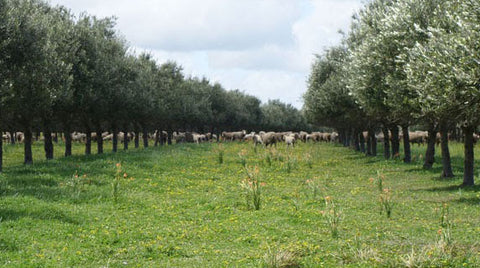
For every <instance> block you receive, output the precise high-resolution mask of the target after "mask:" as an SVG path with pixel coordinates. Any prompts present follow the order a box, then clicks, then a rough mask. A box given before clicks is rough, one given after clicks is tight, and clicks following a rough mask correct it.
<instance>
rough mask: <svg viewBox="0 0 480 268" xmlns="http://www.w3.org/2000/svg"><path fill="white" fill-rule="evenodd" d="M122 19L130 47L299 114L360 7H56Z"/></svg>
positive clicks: (228, 0)
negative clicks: (318, 64) (320, 62)
mask: <svg viewBox="0 0 480 268" xmlns="http://www.w3.org/2000/svg"><path fill="white" fill-rule="evenodd" d="M51 2H52V3H61V4H63V5H65V6H67V7H69V8H71V9H72V10H73V11H74V12H75V13H79V12H81V11H84V10H85V11H87V12H88V13H89V14H93V15H97V16H100V17H105V16H112V15H115V16H116V17H118V29H119V30H120V32H121V33H122V34H123V35H124V36H125V37H126V38H127V40H128V41H129V42H130V44H131V45H132V46H133V47H136V48H137V49H138V50H146V51H151V52H152V53H153V54H154V55H155V57H156V58H157V59H158V60H159V63H162V62H165V61H167V60H174V61H176V62H177V63H179V64H180V65H182V66H183V67H184V70H185V74H186V75H187V76H188V75H194V76H199V77H201V76H205V77H207V78H209V79H210V80H212V81H218V82H220V83H221V84H222V85H224V87H225V88H227V89H240V90H244V91H245V92H247V93H249V94H253V95H255V96H258V97H259V98H260V99H261V100H262V101H267V100H268V99H276V98H279V99H281V100H282V101H284V102H287V103H291V104H293V105H294V106H296V107H298V108H300V107H301V105H302V101H301V97H302V94H303V93H304V92H305V90H306V83H305V81H306V78H307V76H308V73H309V71H310V66H311V63H312V61H313V60H314V54H318V53H322V52H323V50H324V49H325V48H327V47H329V46H332V45H335V44H338V43H339V41H340V39H341V36H340V34H338V30H339V29H343V30H344V31H347V30H348V27H349V25H350V21H351V16H352V14H353V12H354V11H355V10H357V9H358V8H359V7H360V6H361V2H362V0H300V1H291V0H201V1H199V0H137V1H129V0H103V1H97V0H82V1H78V0H51Z"/></svg>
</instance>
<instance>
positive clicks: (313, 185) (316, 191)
mask: <svg viewBox="0 0 480 268" xmlns="http://www.w3.org/2000/svg"><path fill="white" fill-rule="evenodd" d="M305 186H306V187H307V196H310V195H311V197H312V198H317V196H319V195H320V193H321V188H320V185H319V184H318V182H317V181H316V180H313V179H308V180H306V181H305Z"/></svg>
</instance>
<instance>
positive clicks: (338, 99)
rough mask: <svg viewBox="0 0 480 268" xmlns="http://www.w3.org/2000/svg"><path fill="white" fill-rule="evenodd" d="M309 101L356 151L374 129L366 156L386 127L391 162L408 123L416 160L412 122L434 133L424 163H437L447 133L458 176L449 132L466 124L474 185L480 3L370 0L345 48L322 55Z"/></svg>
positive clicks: (468, 169)
mask: <svg viewBox="0 0 480 268" xmlns="http://www.w3.org/2000/svg"><path fill="white" fill-rule="evenodd" d="M304 100H305V107H304V110H305V113H306V116H307V118H308V119H309V121H311V122H314V123H315V122H322V123H323V124H326V125H327V126H329V127H333V128H336V129H338V130H339V132H342V133H343V134H344V135H343V136H344V137H346V139H347V140H352V141H353V143H355V148H357V149H358V148H359V146H358V145H357V143H358V141H359V140H360V139H362V138H363V135H362V134H361V133H362V132H363V131H368V133H369V136H368V139H367V154H375V148H374V139H375V138H374V133H375V131H378V130H381V131H382V132H383V134H384V137H385V141H384V149H385V150H384V154H385V158H387V159H388V158H390V157H391V155H398V153H399V148H398V144H399V142H398V137H399V134H398V133H399V127H401V129H402V133H403V139H404V143H403V144H404V146H405V147H404V150H403V152H404V161H405V162H410V161H411V157H410V148H409V146H410V145H409V142H408V141H409V137H408V135H409V127H411V126H413V125H422V126H424V127H425V128H426V129H427V130H428V133H429V135H428V137H429V138H428V140H429V141H428V146H427V153H426V157H425V164H424V167H425V168H431V167H432V164H433V159H434V158H433V156H434V152H435V137H436V134H437V132H440V133H441V140H442V142H441V143H442V146H441V149H442V162H443V172H442V176H444V177H451V176H453V172H452V169H451V164H450V156H449V151H448V132H449V131H451V130H452V129H454V128H457V127H458V128H461V129H462V132H463V134H464V144H465V160H464V161H465V162H464V175H463V185H473V184H474V167H473V163H474V161H473V160H474V155H473V146H474V143H473V134H474V131H475V129H476V127H477V126H478V125H479V124H480V121H479V120H480V116H479V115H480V114H479V112H480V2H479V1H477V0H464V1H456V0H372V1H369V2H368V3H367V4H366V5H365V7H363V8H362V9H361V10H360V11H359V12H358V14H356V15H355V16H354V18H353V23H352V26H351V30H350V32H349V33H348V34H346V35H345V36H344V38H343V42H342V43H341V45H339V46H336V47H332V48H329V49H327V50H326V51H325V53H324V54H322V55H321V56H318V57H317V59H316V61H315V63H314V64H313V65H312V71H311V75H310V78H309V81H308V91H307V92H306V93H305V95H304ZM389 135H390V137H391V138H387V137H389ZM341 137H342V135H341ZM390 148H392V150H391V152H392V153H390Z"/></svg>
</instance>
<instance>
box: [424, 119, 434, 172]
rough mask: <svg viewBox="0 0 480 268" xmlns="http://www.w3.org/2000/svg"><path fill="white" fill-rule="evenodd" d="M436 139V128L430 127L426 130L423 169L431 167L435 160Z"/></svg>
mask: <svg viewBox="0 0 480 268" xmlns="http://www.w3.org/2000/svg"><path fill="white" fill-rule="evenodd" d="M436 139H437V130H436V129H435V128H430V129H429V130H428V138H427V151H426V152H425V162H424V163H423V168H424V169H431V168H432V167H433V163H434V162H435V143H436Z"/></svg>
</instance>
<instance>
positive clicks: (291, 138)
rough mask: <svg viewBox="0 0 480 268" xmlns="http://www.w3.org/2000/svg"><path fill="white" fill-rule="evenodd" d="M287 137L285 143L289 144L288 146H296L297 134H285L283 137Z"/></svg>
mask: <svg viewBox="0 0 480 268" xmlns="http://www.w3.org/2000/svg"><path fill="white" fill-rule="evenodd" d="M283 138H284V139H285V143H286V144H287V148H288V147H290V146H292V147H295V136H294V135H285V136H284V137H283Z"/></svg>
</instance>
